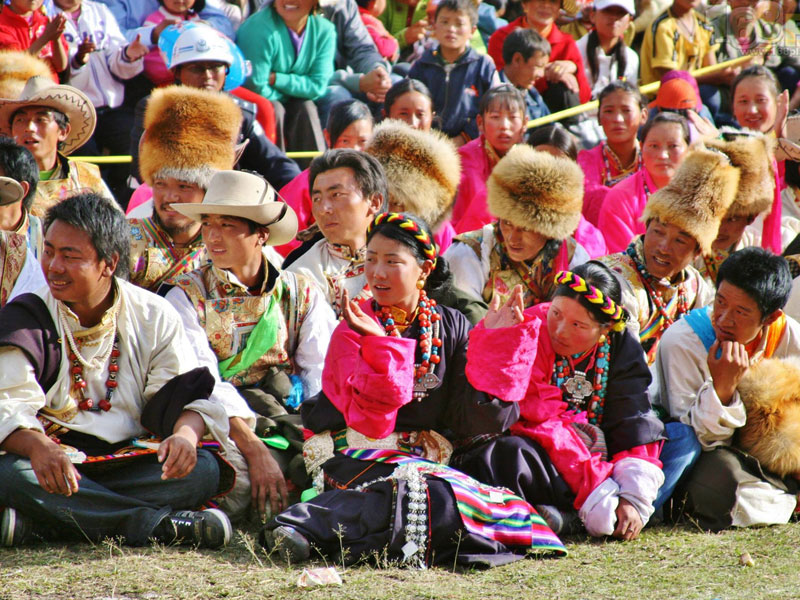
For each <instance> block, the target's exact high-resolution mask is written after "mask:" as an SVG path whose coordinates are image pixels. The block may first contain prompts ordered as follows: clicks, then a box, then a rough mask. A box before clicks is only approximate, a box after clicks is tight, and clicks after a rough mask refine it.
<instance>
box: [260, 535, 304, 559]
mask: <svg viewBox="0 0 800 600" xmlns="http://www.w3.org/2000/svg"><path fill="white" fill-rule="evenodd" d="M267 535H268V536H269V539H270V541H271V542H272V543H271V547H270V550H271V551H275V552H278V554H279V555H280V556H282V557H283V558H285V559H287V561H289V562H303V561H306V560H308V559H309V558H310V556H311V549H310V548H309V547H307V546H305V545H303V546H301V545H299V544H297V543H295V540H293V539H292V536H291V535H290V534H286V533H284V532H283V531H282V528H281V527H276V528H275V529H273V530H272V531H270V532H269V533H268V534H267Z"/></svg>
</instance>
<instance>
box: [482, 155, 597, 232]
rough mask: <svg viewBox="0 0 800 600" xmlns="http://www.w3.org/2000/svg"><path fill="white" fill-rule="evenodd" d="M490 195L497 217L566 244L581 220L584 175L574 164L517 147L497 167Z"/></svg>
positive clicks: (490, 203)
mask: <svg viewBox="0 0 800 600" xmlns="http://www.w3.org/2000/svg"><path fill="white" fill-rule="evenodd" d="M486 191H487V197H486V199H487V203H488V206H489V212H491V213H492V215H493V216H495V217H497V218H498V219H507V220H509V221H511V222H512V223H513V224H514V225H517V226H519V227H525V228H526V229H531V230H533V231H535V232H537V233H539V234H541V235H543V236H545V237H548V238H551V239H557V240H563V239H566V238H568V237H569V236H571V235H572V234H573V233H574V232H575V229H576V228H577V227H578V222H579V221H580V218H581V209H582V208H583V171H582V170H581V168H580V167H579V166H578V164H577V163H576V162H575V161H573V160H569V159H568V158H556V157H555V156H551V155H550V154H547V153H546V152H539V151H537V150H534V149H533V148H531V147H530V146H528V145H527V144H517V145H516V146H514V147H513V148H511V150H509V151H508V153H507V154H506V155H505V156H504V157H503V158H501V159H500V161H499V162H498V163H497V164H496V165H495V167H494V169H493V170H492V174H491V175H490V176H489V180H488V181H487V182H486Z"/></svg>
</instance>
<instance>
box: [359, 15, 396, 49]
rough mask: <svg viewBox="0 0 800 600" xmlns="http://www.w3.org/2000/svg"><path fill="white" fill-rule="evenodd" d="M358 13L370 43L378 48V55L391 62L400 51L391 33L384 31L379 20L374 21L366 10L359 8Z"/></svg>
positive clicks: (384, 28)
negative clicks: (370, 39)
mask: <svg viewBox="0 0 800 600" xmlns="http://www.w3.org/2000/svg"><path fill="white" fill-rule="evenodd" d="M358 12H359V14H360V15H361V20H362V21H363V22H364V26H365V27H366V28H367V31H368V32H369V35H370V37H371V38H372V41H373V42H375V46H376V47H377V48H378V53H379V54H380V55H381V56H382V57H383V58H386V59H388V60H390V61H393V60H394V59H395V54H396V53H397V51H398V50H399V49H400V45H399V44H398V43H397V40H396V39H394V37H392V34H391V33H389V32H388V31H386V27H384V26H383V23H381V21H380V19H376V18H375V17H374V16H372V15H371V14H370V12H369V11H368V10H367V9H365V8H361V7H359V8H358Z"/></svg>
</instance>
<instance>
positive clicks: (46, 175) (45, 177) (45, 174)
mask: <svg viewBox="0 0 800 600" xmlns="http://www.w3.org/2000/svg"><path fill="white" fill-rule="evenodd" d="M56 169H58V161H56V166H55V167H53V168H52V169H50V170H49V171H39V180H40V181H50V178H51V177H52V176H53V173H55V172H56Z"/></svg>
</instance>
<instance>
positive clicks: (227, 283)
mask: <svg viewBox="0 0 800 600" xmlns="http://www.w3.org/2000/svg"><path fill="white" fill-rule="evenodd" d="M261 260H262V264H263V265H264V268H265V274H266V277H264V281H263V282H262V283H261V287H260V288H259V289H258V292H257V293H253V292H251V291H250V288H248V287H247V286H246V285H245V284H243V283H242V282H241V281H239V278H238V277H236V275H234V273H233V271H230V270H228V269H220V268H218V267H217V266H216V265H214V263H213V262H212V263H211V272H212V273H213V274H214V277H216V278H217V279H218V280H219V281H220V283H222V286H223V287H224V288H226V290H229V289H230V290H231V291H232V290H233V289H238V290H239V291H240V292H241V294H240V295H242V296H263V295H264V294H270V293H272V291H273V289H274V288H275V284H276V283H277V281H278V275H279V273H278V270H277V269H276V268H275V267H273V266H272V264H271V263H270V262H269V260H268V259H267V255H266V249H265V250H264V252H263V253H262V256H261ZM228 295H231V294H228Z"/></svg>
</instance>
